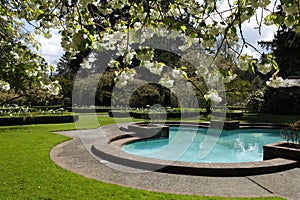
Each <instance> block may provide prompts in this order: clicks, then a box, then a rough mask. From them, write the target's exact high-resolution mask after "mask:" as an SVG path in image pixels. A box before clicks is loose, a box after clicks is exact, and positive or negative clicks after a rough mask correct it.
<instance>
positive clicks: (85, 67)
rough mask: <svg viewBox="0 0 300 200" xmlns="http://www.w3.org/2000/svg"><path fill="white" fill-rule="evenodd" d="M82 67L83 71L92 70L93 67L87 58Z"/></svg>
mask: <svg viewBox="0 0 300 200" xmlns="http://www.w3.org/2000/svg"><path fill="white" fill-rule="evenodd" d="M80 66H81V67H82V69H91V68H92V66H91V65H90V63H89V62H88V60H87V59H86V58H84V59H83V61H82V63H81V64H80Z"/></svg>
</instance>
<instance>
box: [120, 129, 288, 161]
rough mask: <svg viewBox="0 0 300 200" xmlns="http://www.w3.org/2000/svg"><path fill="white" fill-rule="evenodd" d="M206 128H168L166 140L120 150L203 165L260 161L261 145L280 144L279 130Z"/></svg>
mask: <svg viewBox="0 0 300 200" xmlns="http://www.w3.org/2000/svg"><path fill="white" fill-rule="evenodd" d="M208 130H209V129H207V128H191V127H184V128H183V127H170V130H169V138H160V139H154V138H153V139H144V140H137V141H133V142H130V143H127V144H125V145H123V146H122V150H123V151H125V152H127V153H130V154H134V155H139V156H143V157H150V158H156V159H162V160H177V161H184V162H206V163H237V162H256V161H262V160H263V146H264V145H265V144H270V143H274V142H278V141H282V138H281V136H280V129H236V130H230V131H226V130H222V132H221V131H220V133H218V131H217V130H216V133H214V132H211V130H210V132H208Z"/></svg>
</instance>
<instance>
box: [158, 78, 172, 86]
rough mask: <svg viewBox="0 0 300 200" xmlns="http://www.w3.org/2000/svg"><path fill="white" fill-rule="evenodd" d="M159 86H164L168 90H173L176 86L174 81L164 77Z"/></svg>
mask: <svg viewBox="0 0 300 200" xmlns="http://www.w3.org/2000/svg"><path fill="white" fill-rule="evenodd" d="M159 84H161V85H162V86H164V87H166V88H171V87H173V85H174V80H171V79H170V78H168V77H162V78H161V79H160V81H159Z"/></svg>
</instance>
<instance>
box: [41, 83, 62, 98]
mask: <svg viewBox="0 0 300 200" xmlns="http://www.w3.org/2000/svg"><path fill="white" fill-rule="evenodd" d="M40 85H41V88H42V89H44V90H46V91H48V92H49V93H50V94H51V95H58V94H59V92H60V89H61V87H60V85H59V82H58V81H53V82H51V83H48V84H45V83H43V82H42V81H40Z"/></svg>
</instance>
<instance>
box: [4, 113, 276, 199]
mask: <svg viewBox="0 0 300 200" xmlns="http://www.w3.org/2000/svg"><path fill="white" fill-rule="evenodd" d="M92 118H93V117H89V116H85V117H82V118H81V120H82V122H84V123H82V124H84V126H85V127H84V126H82V128H95V124H93V123H89V122H90V121H92ZM97 120H98V121H99V123H100V124H101V125H106V124H111V123H115V120H114V119H113V118H110V117H106V116H100V117H97ZM129 120H130V119H128V118H126V119H120V121H124V122H125V121H129ZM118 122H119V120H118ZM74 128H75V124H74V123H68V124H47V125H25V126H10V127H0V199H3V200H5V199H13V200H19V199H20V200H21V199H22V200H23V199H48V200H50V199H118V200H120V199H121V200H123V199H125V200H126V199H130V200H132V199H187V200H190V199H225V198H223V197H203V196H189V195H174V194H165V193H158V192H149V191H144V190H137V189H131V188H125V187H120V186H117V185H113V184H107V183H102V182H98V181H96V180H93V179H88V178H85V177H82V176H80V175H77V174H74V173H72V172H69V171H67V170H64V169H62V168H60V167H59V166H57V165H56V164H55V163H54V162H52V161H51V159H50V157H49V152H50V150H51V149H52V148H53V147H54V146H55V145H57V144H59V143H61V142H63V141H65V140H67V139H69V138H67V137H65V136H61V135H57V134H54V133H51V132H52V131H55V130H70V129H74ZM228 199H233V198H228ZM235 199H241V198H235ZM256 199H265V200H267V199H270V200H271V199H272V200H274V199H281V198H256Z"/></svg>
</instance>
